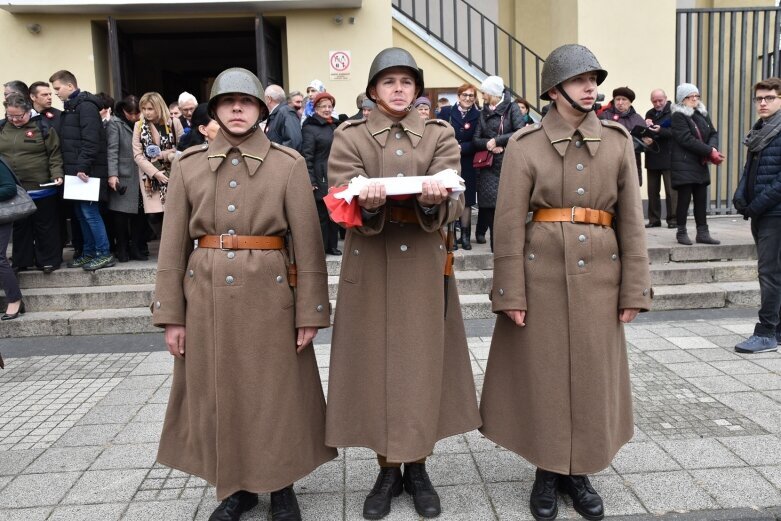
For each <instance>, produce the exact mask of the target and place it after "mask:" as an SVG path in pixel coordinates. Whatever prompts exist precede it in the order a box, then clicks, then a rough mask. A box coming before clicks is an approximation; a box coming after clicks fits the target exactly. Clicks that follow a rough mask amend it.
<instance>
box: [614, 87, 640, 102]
mask: <svg viewBox="0 0 781 521" xmlns="http://www.w3.org/2000/svg"><path fill="white" fill-rule="evenodd" d="M616 96H623V97H625V98H627V99H628V100H629V101H630V102H632V103H634V101H635V91H633V90H632V89H630V88H629V87H618V88H617V89H613V97H614V98H615V97H616Z"/></svg>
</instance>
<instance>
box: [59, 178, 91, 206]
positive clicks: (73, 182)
mask: <svg viewBox="0 0 781 521" xmlns="http://www.w3.org/2000/svg"><path fill="white" fill-rule="evenodd" d="M62 198H63V199H73V200H75V201H97V200H98V199H100V178H98V177H90V178H89V179H88V180H87V182H86V183H85V182H84V181H82V180H81V179H79V178H78V176H75V175H66V176H65V190H64V191H63V193H62Z"/></svg>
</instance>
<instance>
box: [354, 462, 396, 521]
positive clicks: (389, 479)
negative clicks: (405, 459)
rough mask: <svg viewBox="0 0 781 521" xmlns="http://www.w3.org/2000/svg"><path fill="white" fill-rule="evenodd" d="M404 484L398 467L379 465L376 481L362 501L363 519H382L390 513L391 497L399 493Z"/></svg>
mask: <svg viewBox="0 0 781 521" xmlns="http://www.w3.org/2000/svg"><path fill="white" fill-rule="evenodd" d="M402 490H404V485H403V484H402V479H401V469H400V468H399V467H380V473H379V475H378V476H377V481H375V482H374V487H373V488H372V490H371V492H369V495H368V496H366V499H365V500H364V502H363V517H364V519H382V518H383V517H385V516H387V515H388V514H390V510H391V499H393V498H394V497H396V496H398V495H399V494H401V491H402Z"/></svg>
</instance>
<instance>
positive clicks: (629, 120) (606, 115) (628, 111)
mask: <svg viewBox="0 0 781 521" xmlns="http://www.w3.org/2000/svg"><path fill="white" fill-rule="evenodd" d="M635 97H636V96H635V91H633V90H632V89H630V88H629V87H618V88H616V89H613V99H612V100H611V102H610V105H609V106H608V108H606V109H605V110H603V111H602V112H601V113H600V114H599V119H609V120H611V121H615V122H616V123H619V124H621V125H623V127H624V128H625V129H627V130H628V131H629V132H630V133H631V132H632V129H633V128H635V127H638V126H640V127H645V126H646V124H645V120H644V119H643V118H642V116H640V114H638V113H637V111H636V110H635V108H634V107H633V106H632V103H634V102H635ZM633 139H634V138H633ZM634 144H635V161H636V162H637V179H638V180H639V181H640V186H643V174H642V169H641V168H640V153H641V152H642V151H643V149H644V147H643V144H642V143H639V142H638V141H637V140H636V139H635V140H634Z"/></svg>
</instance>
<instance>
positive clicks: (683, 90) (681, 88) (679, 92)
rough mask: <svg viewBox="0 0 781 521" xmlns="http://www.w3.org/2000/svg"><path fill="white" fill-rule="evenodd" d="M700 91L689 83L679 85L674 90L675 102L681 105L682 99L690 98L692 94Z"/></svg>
mask: <svg viewBox="0 0 781 521" xmlns="http://www.w3.org/2000/svg"><path fill="white" fill-rule="evenodd" d="M699 93H700V89H698V88H697V86H696V85H693V84H691V83H681V84H680V85H678V88H676V89H675V102H676V103H682V102H683V100H684V98H687V97H689V96H691V95H692V94H699Z"/></svg>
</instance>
